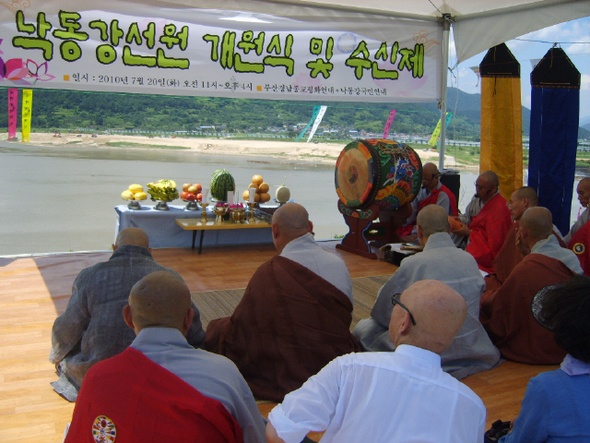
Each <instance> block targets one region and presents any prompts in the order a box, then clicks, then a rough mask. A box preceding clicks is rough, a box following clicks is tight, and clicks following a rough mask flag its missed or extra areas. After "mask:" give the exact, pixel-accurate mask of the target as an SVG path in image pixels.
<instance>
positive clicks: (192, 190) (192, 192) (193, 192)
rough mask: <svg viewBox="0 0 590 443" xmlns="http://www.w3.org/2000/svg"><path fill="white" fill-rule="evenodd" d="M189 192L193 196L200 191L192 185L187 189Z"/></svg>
mask: <svg viewBox="0 0 590 443" xmlns="http://www.w3.org/2000/svg"><path fill="white" fill-rule="evenodd" d="M187 191H188V192H190V193H191V194H196V193H197V192H199V190H198V189H197V187H196V186H195V185H190V186H189V187H188V189H187Z"/></svg>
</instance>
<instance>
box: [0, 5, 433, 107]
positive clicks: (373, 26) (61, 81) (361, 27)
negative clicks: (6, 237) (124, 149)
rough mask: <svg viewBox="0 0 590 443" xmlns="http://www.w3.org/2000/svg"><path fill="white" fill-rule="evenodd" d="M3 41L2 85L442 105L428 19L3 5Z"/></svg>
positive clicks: (173, 8) (0, 58) (178, 8)
mask: <svg viewBox="0 0 590 443" xmlns="http://www.w3.org/2000/svg"><path fill="white" fill-rule="evenodd" d="M152 4H153V3H152ZM235 4H237V5H239V2H238V3H235ZM17 8H21V9H17ZM0 38H1V40H0V66H1V67H2V68H3V69H0V86H1V87H9V88H10V87H31V88H54V89H70V90H72V89H73V90H95V91H109V92H136V93H145V94H170V95H199V96H216V97H231V98H250V99H275V100H277V99H283V100H318V101H320V100H321V101H363V102H375V101H378V102H420V101H436V100H438V99H439V95H440V84H439V83H440V82H439V81H438V80H437V79H438V73H439V72H440V69H441V41H442V34H441V31H440V30H439V27H438V26H437V24H436V22H431V21H426V20H409V19H401V18H394V17H388V18H384V17H379V16H374V17H373V16H369V15H366V14H363V15H360V14H359V18H358V19H356V20H352V19H349V20H344V19H342V20H326V21H322V22H321V23H320V22H316V21H312V20H310V21H305V18H304V17H303V18H302V19H301V20H294V19H290V18H287V17H277V16H274V15H273V16H271V15H268V14H254V13H247V14H246V13H242V12H240V11H237V10H214V9H199V8H195V7H190V8H189V7H183V6H180V5H178V4H176V6H171V7H166V8H162V7H156V6H153V5H150V2H147V4H146V5H142V6H141V7H138V6H137V4H136V3H135V4H134V3H127V2H125V1H115V0H104V1H101V2H87V1H86V2H80V1H73V0H52V1H44V0H27V1H15V2H12V3H1V4H0Z"/></svg>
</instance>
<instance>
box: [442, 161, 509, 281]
mask: <svg viewBox="0 0 590 443" xmlns="http://www.w3.org/2000/svg"><path fill="white" fill-rule="evenodd" d="M499 184H500V182H499V180H498V176H497V175H496V173H495V172H493V171H486V172H482V173H481V174H480V175H479V177H477V181H476V182H475V197H477V199H479V200H480V201H481V203H482V204H483V206H482V207H481V209H480V210H479V212H478V213H477V215H475V216H474V217H473V218H471V220H469V221H467V220H461V221H462V222H464V223H466V225H465V226H464V227H463V228H462V229H460V230H458V231H453V233H454V234H456V235H458V236H464V237H468V243H467V247H466V248H465V250H466V251H467V252H469V253H470V254H471V255H473V257H474V258H475V261H476V262H477V265H478V266H479V269H481V270H483V271H485V272H488V273H489V272H491V271H492V262H493V261H494V258H496V255H498V252H499V251H500V248H502V245H503V244H504V239H505V238H506V233H507V232H508V229H509V228H510V223H511V221H510V212H509V211H508V208H507V206H506V200H505V199H504V197H502V195H501V194H500V193H499V192H498V186H499Z"/></svg>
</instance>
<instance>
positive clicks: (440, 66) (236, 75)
mask: <svg viewBox="0 0 590 443" xmlns="http://www.w3.org/2000/svg"><path fill="white" fill-rule="evenodd" d="M18 9H22V11H23V12H22V14H20V13H17V10H18ZM586 16H590V0H493V1H491V0H411V1H408V0H363V1H360V0H284V1H283V0H120V1H119V0H103V1H101V2H95V1H90V0H82V1H80V0H75V1H74V0H19V1H15V2H12V3H10V4H9V3H3V4H2V5H0V38H2V39H3V40H4V42H3V43H2V42H1V41H0V54H2V55H1V56H0V57H2V59H0V61H1V62H2V64H1V65H0V68H2V69H3V71H0V73H2V77H1V78H0V86H4V87H14V86H17V87H34V88H39V87H46V88H62V89H85V90H103V91H127V92H146V93H163V94H175V95H205V96H206V95H209V96H226V97H227V96H232V97H251V98H254V97H256V98H269V99H289V100H328V101H329V100H332V101H334V100H340V101H354V100H356V101H364V102H371V101H381V102H403V101H406V102H409V101H415V102H417V101H438V102H439V103H440V109H441V115H446V87H447V66H448V57H449V52H450V29H451V27H452V29H453V36H454V45H455V52H456V54H457V60H458V62H461V61H463V60H466V59H467V58H469V57H472V56H473V55H476V54H478V53H480V52H482V51H485V50H486V49H488V48H490V47H492V46H495V45H497V44H500V43H502V42H505V41H507V40H510V39H513V38H515V37H518V36H520V35H523V34H526V33H529V32H532V31H535V30H538V29H541V28H544V27H548V26H551V25H554V24H557V23H561V22H564V21H568V20H573V19H576V18H580V17H586ZM48 23H49V25H48ZM152 24H153V28H150V26H152ZM170 24H172V25H173V26H172V28H167V26H169V25H170ZM193 26H195V27H193ZM185 28H186V33H183V32H184V30H185ZM154 30H155V32H154ZM189 31H190V35H189ZM150 32H151V34H150ZM155 33H157V35H164V34H166V37H165V38H167V40H166V39H164V40H162V37H160V39H159V40H158V42H159V43H160V46H161V47H160V48H156V49H154V46H156V47H157V46H158V42H156V40H155V38H154V34H155ZM240 35H241V36H242V37H241V39H242V40H241V41H240V42H239V43H238V40H239V39H240ZM244 36H246V37H244ZM261 36H262V37H261ZM271 36H273V37H276V40H270V37H271ZM265 38H266V39H267V40H264V39H265ZM232 39H233V40H232ZM259 39H261V40H259ZM289 39H290V40H289ZM262 41H264V45H267V46H265V47H266V51H267V54H266V57H264V59H263V60H264V62H260V63H254V62H253V60H250V61H248V57H250V56H251V55H252V54H254V53H257V54H258V55H259V56H261V57H262V56H264V54H263V46H262V43H260V42H262ZM120 42H121V43H120ZM150 42H151V45H150ZM244 42H246V44H247V46H248V45H249V49H248V50H246V49H245V46H242V47H240V46H239V45H240V44H244ZM154 43H155V44H154ZM183 43H184V47H183ZM230 43H231V45H232V49H231V51H230V50H228V49H227V48H228V47H229V44H230ZM258 43H260V45H257V44H258ZM363 43H364V44H365V46H363ZM187 46H188V47H189V48H187ZM271 46H272V48H271ZM240 48H241V49H240ZM191 49H192V50H193V52H190V50H191ZM240 50H241V51H242V53H241V57H240V58H238V56H236V53H238V52H239V51H240ZM150 51H151V54H150ZM156 51H157V55H155V56H154V55H153V53H154V52H156ZM218 51H219V52H218ZM224 51H225V52H224ZM228 51H230V52H228ZM281 51H282V53H280V52H281ZM271 52H272V53H271ZM310 53H311V56H313V57H317V58H316V59H315V60H313V58H310ZM94 54H96V55H94ZM279 55H280V56H281V57H279ZM60 56H61V60H59V58H60ZM394 56H395V57H396V58H395V59H394ZM398 56H399V57H398ZM89 57H92V58H89ZM371 57H372V59H371V60H369V59H370V58H371ZM302 58H303V60H301V59H302ZM43 59H44V60H43ZM121 62H122V63H121ZM212 62H215V63H212ZM243 62H245V63H243ZM306 62H307V63H306ZM19 63H20V65H19ZM238 63H241V64H238ZM277 67H278V68H280V69H277ZM256 69H258V71H257V72H255V70H256ZM314 70H315V72H314ZM170 73H173V75H169V74H170ZM310 73H312V74H310ZM162 74H166V75H162ZM261 74H262V75H263V76H264V77H265V80H263V81H261ZM314 75H315V76H314ZM140 81H141V83H140ZM148 82H149V83H150V86H151V88H147V87H146V84H145V83H148ZM213 85H214V86H213ZM444 140H445V125H442V130H441V165H440V166H441V169H442V167H443V165H442V159H443V158H444Z"/></svg>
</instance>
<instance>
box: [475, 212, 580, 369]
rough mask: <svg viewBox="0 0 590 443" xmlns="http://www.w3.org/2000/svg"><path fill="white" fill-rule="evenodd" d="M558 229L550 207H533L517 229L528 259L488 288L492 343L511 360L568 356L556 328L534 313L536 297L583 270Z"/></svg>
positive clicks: (484, 309) (484, 302)
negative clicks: (555, 337)
mask: <svg viewBox="0 0 590 443" xmlns="http://www.w3.org/2000/svg"><path fill="white" fill-rule="evenodd" d="M552 231H553V223H552V217H551V213H550V212H549V210H548V209H547V208H543V207H540V206H536V207H532V208H529V209H527V210H526V211H525V213H524V214H523V216H522V217H521V219H520V225H519V228H518V233H517V245H520V250H521V252H522V254H523V255H524V258H523V260H522V261H521V262H520V263H519V264H518V265H517V266H516V267H515V268H514V269H513V271H512V272H511V273H510V275H509V276H508V278H507V279H506V281H504V283H503V284H502V285H501V286H500V287H499V288H498V289H496V290H495V291H486V292H485V293H484V295H483V296H482V299H481V309H480V321H481V323H482V325H483V326H484V328H485V329H486V331H487V332H488V334H489V335H490V338H491V339H492V342H493V343H494V344H495V345H496V347H497V348H498V349H499V350H500V352H501V353H502V355H503V356H504V357H505V358H508V359H510V360H514V361H517V362H521V363H529V364H557V363H560V362H561V361H562V360H563V358H564V356H565V351H563V350H562V349H560V348H559V347H558V346H557V345H556V344H555V341H554V340H553V335H552V333H551V331H549V330H547V329H545V328H544V327H542V326H541V325H540V324H539V323H537V321H536V320H535V319H534V318H533V315H532V313H531V300H532V298H533V296H534V295H535V294H536V293H537V292H538V291H539V290H541V289H542V288H544V287H545V286H547V285H552V284H557V283H561V282H562V281H564V280H567V279H568V278H570V277H572V276H574V275H576V274H577V273H581V268H580V266H579V262H578V260H577V258H576V256H575V254H573V252H571V251H569V250H568V249H566V248H562V247H561V246H560V244H559V242H558V241H557V238H556V237H555V236H554V235H552ZM529 251H530V252H529Z"/></svg>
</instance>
